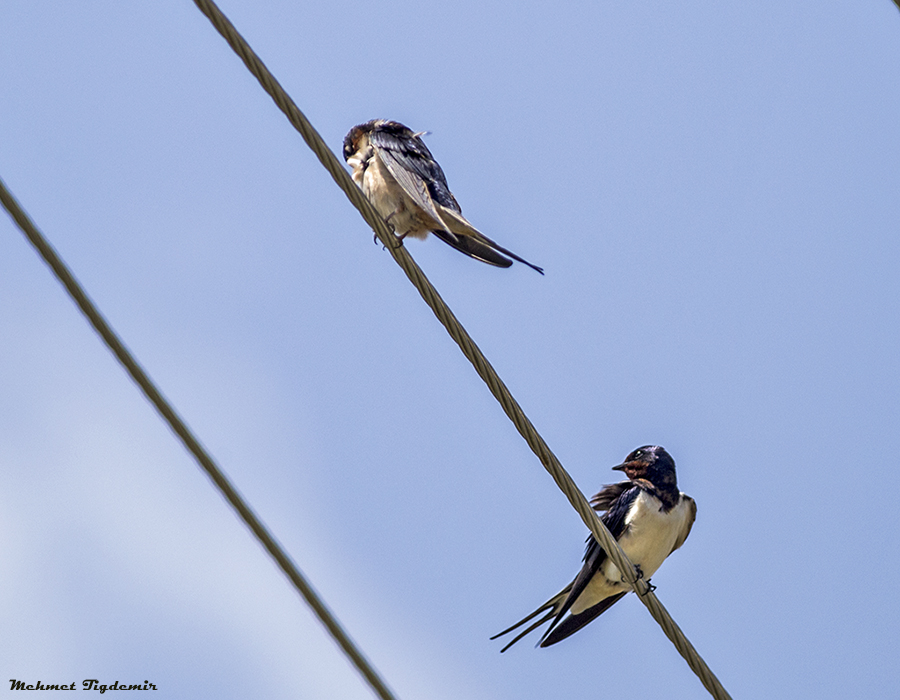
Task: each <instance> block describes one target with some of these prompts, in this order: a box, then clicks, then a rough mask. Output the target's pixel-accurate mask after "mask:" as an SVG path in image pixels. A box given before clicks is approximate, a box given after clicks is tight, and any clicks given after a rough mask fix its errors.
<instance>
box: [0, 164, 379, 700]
mask: <svg viewBox="0 0 900 700" xmlns="http://www.w3.org/2000/svg"><path fill="white" fill-rule="evenodd" d="M0 203H2V204H3V206H4V207H5V208H6V210H7V211H8V212H9V215H10V216H11V217H12V219H13V221H15V222H16V224H17V225H18V226H19V228H20V229H21V230H22V232H23V233H24V234H25V236H26V238H28V240H29V242H30V243H31V244H32V245H33V246H34V247H35V249H36V250H37V251H38V253H39V254H40V256H41V257H42V258H43V259H44V262H46V263H47V265H48V266H49V267H50V269H51V270H52V271H53V274H54V275H56V277H57V279H59V281H60V282H61V283H62V285H63V286H64V287H65V288H66V291H67V292H68V293H69V296H71V297H72V299H73V300H74V301H75V303H76V304H77V305H78V307H79V308H80V309H81V311H82V313H83V314H84V315H85V316H86V317H87V319H88V321H89V322H90V323H91V325H92V326H93V327H94V330H96V331H97V334H98V335H99V336H100V338H101V339H102V340H103V342H105V343H106V345H107V346H108V347H109V349H110V350H112V352H113V354H114V355H115V356H116V359H118V360H119V362H120V363H121V364H122V366H123V367H125V369H126V370H127V371H128V373H129V374H130V375H131V378H132V379H133V380H134V382H135V384H137V385H138V387H139V388H140V389H141V391H143V392H144V395H145V396H146V397H147V399H148V400H149V401H150V403H151V404H153V406H154V408H156V410H157V411H158V412H159V413H160V415H161V416H162V417H163V419H164V420H165V421H166V423H168V424H169V427H170V428H171V429H172V431H173V432H174V433H175V434H176V435H177V436H178V438H179V439H180V440H181V442H182V443H183V444H184V446H185V447H186V448H187V450H188V451H189V452H190V453H191V454H192V455H194V459H196V460H197V463H198V464H199V465H200V466H201V467H202V468H203V470H204V471H205V472H206V473H207V475H208V476H209V478H210V479H211V480H212V482H213V483H214V484H215V485H216V487H217V488H218V489H219V491H221V493H222V495H223V496H225V499H226V500H227V501H228V502H229V503H230V504H231V506H232V508H234V509H235V511H237V513H238V515H239V516H240V518H241V519H242V520H243V521H244V522H245V523H246V524H247V527H248V528H249V529H250V531H251V532H253V534H254V535H255V536H256V538H257V539H258V540H259V541H260V542H261V543H262V545H263V547H265V548H266V551H268V552H269V555H270V556H271V557H272V558H273V559H274V560H275V561H276V563H277V564H278V566H279V567H281V569H282V571H284V573H285V575H287V577H288V579H289V580H290V581H291V583H292V584H293V585H294V587H295V588H296V589H297V590H298V591H299V592H300V595H302V596H303V599H304V600H306V603H307V604H308V605H309V606H310V608H312V610H313V612H314V613H315V614H316V616H317V617H318V618H319V620H320V621H321V622H322V624H323V625H324V626H325V628H326V629H327V630H328V632H329V633H330V634H331V636H332V637H333V638H334V640H335V641H336V642H337V643H338V645H339V646H340V647H341V650H342V651H343V652H344V654H345V655H346V656H347V658H348V659H350V661H351V662H352V663H353V665H354V666H356V668H357V670H358V671H359V672H360V674H361V675H362V676H363V678H364V679H365V680H366V682H367V683H368V684H369V685H370V686H371V688H372V689H373V690H374V691H375V694H376V695H377V696H378V697H379V698H381V699H382V700H397V699H396V696H395V695H394V694H393V692H391V690H390V688H388V686H387V684H386V683H385V682H384V681H383V680H382V679H381V677H380V676H379V675H378V672H377V671H376V670H375V668H374V667H373V666H372V665H371V664H370V663H369V661H368V660H367V659H366V658H365V656H364V655H363V653H362V651H361V650H360V649H359V648H357V646H356V644H355V643H354V642H353V640H352V639H351V638H350V636H349V635H348V634H347V633H346V632H345V631H344V628H343V627H342V626H341V623H340V622H339V621H338V619H337V618H336V617H335V616H334V614H333V613H332V612H331V610H329V608H328V606H327V605H326V604H325V601H323V600H322V598H321V597H320V596H319V595H318V593H316V591H315V589H314V588H313V587H312V584H311V583H310V582H309V581H308V580H307V579H306V577H305V576H304V575H303V573H302V572H301V571H300V569H299V568H298V567H297V565H296V564H295V563H294V562H293V560H292V559H291V558H290V556H289V555H288V553H287V552H286V551H285V550H284V549H283V548H282V546H281V545H280V544H279V543H278V541H277V540H276V539H275V537H274V536H273V535H272V534H271V533H270V532H269V530H268V528H267V527H266V525H265V524H264V523H263V522H262V520H260V518H259V516H257V515H256V513H255V512H254V511H253V509H252V508H251V507H250V505H249V504H248V503H247V502H246V501H245V500H244V498H243V497H242V496H241V494H240V493H238V491H237V489H236V488H235V487H234V485H233V484H232V483H231V481H230V480H229V479H228V477H227V476H226V475H225V473H224V472H223V471H222V470H221V469H220V468H219V466H218V464H216V462H215V460H214V459H213V458H212V456H211V455H210V454H209V453H208V452H207V451H206V449H205V448H204V447H203V445H202V444H201V443H200V441H199V440H198V439H197V437H196V436H195V435H194V434H193V432H192V431H191V429H190V428H189V427H188V425H187V424H186V423H185V422H184V420H182V418H181V416H179V415H178V413H177V412H176V411H175V408H174V407H173V406H172V405H171V404H170V403H169V401H168V400H167V399H166V398H165V396H163V394H162V392H161V391H160V390H159V389H158V388H157V386H156V385H155V384H154V382H153V380H152V379H151V378H150V376H149V375H148V374H147V373H146V371H144V369H143V367H141V365H140V364H139V363H138V361H137V359H136V358H135V357H134V355H132V354H131V351H130V350H128V348H127V347H125V344H124V343H123V342H122V340H121V339H120V338H119V336H118V335H117V334H116V332H115V331H114V330H113V328H112V326H110V325H109V323H108V322H107V320H106V319H105V318H104V317H103V314H101V313H100V310H99V309H98V308H97V306H96V305H95V304H94V302H93V301H91V299H90V297H89V296H88V295H87V292H86V291H85V290H84V288H83V287H82V286H81V284H80V283H79V282H78V280H77V279H75V276H74V275H73V274H72V272H71V270H69V268H68V266H67V265H66V264H65V262H63V260H62V258H60V257H59V255H58V254H57V252H56V251H55V250H54V249H53V246H51V245H50V242H49V241H48V240H47V239H46V238H45V237H44V235H43V234H41V232H40V231H39V230H38V228H37V227H36V226H35V225H34V223H33V222H32V221H31V219H30V218H29V217H28V215H27V214H26V213H25V211H24V210H23V209H22V207H20V206H19V203H18V202H17V201H16V199H15V197H13V196H12V194H11V193H10V192H9V190H7V189H6V185H5V184H4V183H3V181H2V180H0Z"/></svg>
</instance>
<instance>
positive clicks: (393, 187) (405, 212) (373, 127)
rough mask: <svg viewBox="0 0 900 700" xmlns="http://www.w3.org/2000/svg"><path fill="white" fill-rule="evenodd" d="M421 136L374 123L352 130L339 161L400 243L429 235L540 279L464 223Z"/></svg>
mask: <svg viewBox="0 0 900 700" xmlns="http://www.w3.org/2000/svg"><path fill="white" fill-rule="evenodd" d="M423 133H425V132H419V133H416V132H414V131H412V130H411V129H409V128H407V127H405V126H403V124H400V123H399V122H392V121H387V120H385V119H373V120H372V121H369V122H366V123H365V124H359V125H357V126H354V127H353V128H352V129H350V133H348V134H347V136H346V137H345V138H344V160H346V161H347V164H348V165H350V167H351V168H353V181H354V182H355V183H356V184H357V185H358V186H359V187H360V189H362V191H363V193H364V194H365V195H366V197H368V199H369V201H370V202H371V203H372V206H374V207H375V211H377V212H378V213H379V214H380V215H381V216H382V217H383V218H384V220H385V221H386V222H387V223H389V224H390V225H391V226H392V227H393V229H394V232H395V233H396V234H397V235H398V236H399V237H400V240H403V239H404V238H405V237H406V236H412V237H413V238H425V237H426V236H427V235H428V234H429V233H433V234H434V235H435V236H437V237H438V238H440V239H441V240H442V241H444V243H447V244H449V245H451V246H453V247H454V248H456V249H457V250H459V251H461V252H463V253H465V254H466V255H468V256H470V257H473V258H475V259H476V260H481V261H482V262H486V263H488V264H490V265H496V266H497V267H509V266H510V265H512V260H510V259H509V258H512V259H513V260H518V261H519V262H520V263H524V264H525V265H528V267H530V268H532V269H534V270H537V271H538V272H540V273H541V274H542V275H543V274H544V270H543V269H542V268H540V267H538V266H537V265H532V264H531V263H530V262H528V261H527V260H525V259H523V258H520V257H519V256H518V255H516V254H515V253H513V252H511V251H509V250H507V249H506V248H504V247H503V246H501V245H499V244H498V243H495V242H494V241H492V240H491V239H490V238H488V237H487V236H485V235H484V234H483V233H481V231H479V230H478V229H476V228H475V227H474V226H472V224H470V223H469V222H468V221H467V220H466V218H465V217H464V216H463V215H462V209H460V206H459V203H458V202H457V201H456V198H455V197H454V196H453V193H452V192H450V188H449V187H448V186H447V178H446V177H444V171H443V170H441V166H440V165H438V162H437V161H436V160H435V159H434V156H432V155H431V151H429V150H428V147H427V146H426V145H425V143H424V142H423V141H422V139H421V136H422V134H423ZM507 255H508V256H509V258H508V257H505V256H507Z"/></svg>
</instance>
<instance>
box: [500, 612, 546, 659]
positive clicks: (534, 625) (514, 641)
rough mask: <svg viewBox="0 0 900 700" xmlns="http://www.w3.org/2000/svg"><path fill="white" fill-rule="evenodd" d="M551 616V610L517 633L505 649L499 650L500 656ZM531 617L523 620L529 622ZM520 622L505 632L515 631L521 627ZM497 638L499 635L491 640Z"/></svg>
mask: <svg viewBox="0 0 900 700" xmlns="http://www.w3.org/2000/svg"><path fill="white" fill-rule="evenodd" d="M553 615H554V612H553V611H552V610H551V611H550V612H548V613H547V614H546V615H544V616H543V617H542V618H540V619H539V620H538V621H537V622H535V623H533V624H531V625H529V626H528V627H526V628H525V629H524V630H522V631H521V632H519V633H518V634H517V635H516V636H515V637H513V638H512V641H511V642H509V643H508V644H507V645H506V646H505V647H503V648H502V649H501V650H500V653H501V654H502V653H503V652H504V651H506V650H507V649H509V648H510V647H511V646H512V645H513V644H515V643H516V642H518V641H519V640H520V639H521V638H522V637H524V636H525V635H526V634H528V633H529V632H531V631H532V630H535V629H537V628H538V627H540V626H541V625H543V624H544V623H545V622H546V621H547V620H549V619H550V618H552V617H553ZM532 617H533V615H529V616H528V617H526V618H525V620H530V619H531V618H532ZM525 620H522V622H524V621H525ZM522 622H519V623H518V624H516V625H514V626H513V627H510V629H509V630H507V632H509V631H510V630H512V629H515V628H516V627H518V626H519V625H521V624H522ZM501 634H505V633H503V632H501ZM499 636H500V635H499V634H498V635H497V636H496V637H491V639H496V638H497V637H499Z"/></svg>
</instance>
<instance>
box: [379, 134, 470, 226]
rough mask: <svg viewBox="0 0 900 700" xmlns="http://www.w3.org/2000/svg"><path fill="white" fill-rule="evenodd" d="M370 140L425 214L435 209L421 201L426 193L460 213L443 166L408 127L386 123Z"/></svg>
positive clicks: (391, 171) (392, 173) (395, 177)
mask: <svg viewBox="0 0 900 700" xmlns="http://www.w3.org/2000/svg"><path fill="white" fill-rule="evenodd" d="M369 141H370V142H371V143H372V145H373V146H375V148H376V149H378V154H379V156H380V157H381V160H382V162H383V163H384V164H385V166H387V169H388V170H389V171H390V173H391V175H393V176H394V179H395V180H397V182H398V183H399V184H400V186H401V187H402V188H403V189H404V190H405V191H406V193H407V194H408V195H410V196H411V197H413V198H414V200H415V201H416V202H417V203H418V204H421V205H422V207H423V208H424V209H425V210H426V211H430V210H431V209H432V208H433V206H434V205H433V204H431V203H430V202H423V201H422V200H421V198H422V194H423V193H424V192H427V193H428V196H429V197H431V199H432V200H433V201H435V202H437V203H438V204H440V205H442V206H445V207H447V208H448V209H452V210H454V211H461V209H460V208H459V203H458V202H457V201H456V198H455V197H454V196H453V194H452V193H451V192H450V188H449V187H448V186H447V178H446V177H445V176H444V171H443V170H441V166H440V165H438V162H437V161H436V160H435V159H434V156H432V155H431V151H429V150H428V147H427V146H426V145H425V142H424V141H422V139H421V138H419V137H418V136H416V135H415V134H414V133H413V132H412V131H410V130H409V129H408V128H407V127H405V126H402V125H400V124H397V123H396V122H387V123H385V124H382V125H380V126H378V127H376V128H374V129H373V130H372V132H371V133H370V134H369Z"/></svg>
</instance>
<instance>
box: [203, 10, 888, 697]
mask: <svg viewBox="0 0 900 700" xmlns="http://www.w3.org/2000/svg"><path fill="white" fill-rule="evenodd" d="M898 1H900V0H898ZM194 3H195V4H196V5H197V7H199V8H200V10H201V11H202V12H203V14H205V15H206V16H207V18H208V19H209V20H210V22H212V24H213V26H214V27H215V28H216V30H217V31H218V32H219V33H220V34H221V35H222V37H224V39H225V40H226V41H227V42H228V44H229V46H231V48H232V49H233V50H234V52H235V53H236V54H237V55H238V56H240V58H241V60H242V61H243V62H244V64H245V65H246V66H247V68H248V70H249V71H250V72H251V73H252V74H253V75H254V77H255V78H256V79H257V80H258V81H259V83H260V85H262V87H263V89H264V90H265V91H266V92H267V93H269V95H270V96H271V97H272V99H273V100H274V101H275V104H276V105H278V108H279V109H280V110H281V111H282V112H284V114H285V116H286V117H287V118H288V120H289V121H290V122H291V124H293V126H294V127H295V128H296V129H297V131H299V132H300V135H301V136H302V137H303V139H304V141H306V144H307V145H308V146H309V147H310V149H312V151H313V153H315V154H316V157H317V158H318V159H319V161H320V162H321V163H322V165H323V166H324V167H325V169H326V170H327V171H328V172H329V173H330V174H331V176H332V178H334V181H335V182H336V183H337V185H338V187H340V188H341V189H342V190H343V191H344V194H346V195H347V198H348V199H349V200H350V202H351V203H352V204H353V206H355V207H356V208H357V209H358V210H359V212H360V214H361V215H362V217H363V219H365V221H366V223H367V224H369V226H371V227H372V230H373V231H374V232H375V234H376V235H377V236H378V238H379V239H380V240H381V242H382V243H384V245H385V246H386V247H387V249H388V250H389V251H390V253H391V255H392V256H393V257H394V260H396V261H397V264H398V265H400V267H401V268H402V269H403V271H404V272H405V273H406V276H407V277H408V278H409V280H410V282H412V283H413V285H414V286H415V287H416V289H417V290H418V292H419V294H421V296H422V298H423V299H424V300H425V303H426V304H428V306H429V307H430V308H431V310H432V311H433V312H434V315H435V316H437V318H438V320H439V321H440V322H441V324H443V326H444V328H446V329H447V332H448V333H449V334H450V337H452V338H453V340H454V341H455V342H456V343H457V345H459V348H460V350H462V352H463V354H464V355H465V356H466V358H467V359H468V360H469V362H471V363H472V366H473V367H474V368H475V371H476V372H477V373H478V375H479V376H480V377H481V378H482V380H483V381H484V382H485V384H487V386H488V389H489V390H490V392H491V393H492V394H493V395H494V397H495V398H496V399H497V401H498V402H499V403H500V405H501V407H502V408H503V411H504V412H505V413H506V415H507V416H508V417H509V419H510V420H511V421H512V422H513V425H515V426H516V429H517V430H518V431H519V434H520V435H521V436H522V437H523V438H524V439H525V441H526V442H527V443H528V446H529V447H530V448H531V450H532V451H533V452H534V453H535V455H537V457H538V459H539V460H540V461H541V464H542V465H543V466H544V468H545V469H546V470H547V471H548V472H549V473H550V476H551V477H552V478H553V480H554V481H555V482H556V485H557V486H558V487H559V488H560V490H561V491H562V492H563V493H564V494H565V496H566V498H568V499H569V503H571V504H572V507H573V508H575V510H576V511H577V512H578V514H579V515H580V516H581V519H582V520H583V521H584V523H585V525H587V527H588V528H589V530H590V531H591V534H592V535H593V536H594V537H595V538H596V539H597V541H598V542H599V543H600V544H601V546H602V547H603V549H604V550H606V552H607V554H608V555H609V557H610V559H612V561H613V563H615V565H616V567H617V568H618V569H619V571H621V572H623V575H624V577H625V579H626V580H627V581H628V582H629V583H630V584H631V586H632V587H633V588H634V590H635V592H636V593H637V594H638V597H639V598H640V599H641V601H643V603H644V604H645V605H646V606H647V608H648V610H649V611H650V614H651V615H652V616H653V618H654V619H655V620H656V621H657V623H658V624H659V626H660V627H662V630H663V632H664V633H665V635H666V636H667V637H668V638H669V639H670V640H671V641H672V643H673V644H674V645H675V648H676V649H677V650H678V652H679V653H680V654H681V655H682V656H683V657H684V659H685V661H687V663H688V665H689V666H690V667H691V669H692V670H693V671H694V673H695V674H697V677H698V678H699V679H700V682H701V683H703V685H704V686H705V687H706V689H707V690H708V691H709V692H710V694H711V695H712V696H713V697H714V698H716V699H717V700H726V699H727V700H730V698H731V696H730V695H729V694H728V692H727V691H726V690H725V688H724V687H723V686H722V684H721V683H720V682H719V679H718V678H716V676H715V674H714V673H713V672H712V670H711V669H710V668H709V666H707V665H706V662H705V661H704V660H703V659H702V658H701V657H700V655H699V654H698V653H697V650H696V649H695V648H694V647H693V645H692V644H691V643H690V641H689V640H688V639H687V637H686V636H685V635H684V633H683V632H682V631H681V628H680V627H678V625H677V624H676V623H675V621H674V620H673V619H672V616H671V615H669V612H668V611H667V610H666V609H665V607H663V604H662V603H661V602H660V601H659V599H658V598H657V597H656V595H655V594H654V593H653V591H652V589H651V587H650V586H649V585H648V584H647V582H646V581H644V580H643V579H641V578H639V577H638V573H637V571H636V570H635V568H634V564H632V563H631V562H630V561H629V560H628V557H627V556H626V555H625V553H624V552H623V551H622V549H621V547H619V545H618V543H617V542H616V540H615V538H614V537H613V536H612V535H611V534H610V532H609V530H608V529H607V528H606V526H605V525H604V524H603V523H602V522H601V521H600V518H599V517H598V516H597V514H596V513H595V512H594V510H593V509H592V508H591V506H590V504H589V503H588V501H587V499H586V498H585V496H584V494H583V493H581V491H580V490H579V489H578V487H577V486H576V485H575V482H574V481H573V480H572V477H571V476H569V474H568V472H566V470H565V469H564V468H563V466H562V464H560V462H559V460H558V459H557V458H556V455H554V454H553V452H552V451H551V450H550V447H549V446H548V445H547V443H546V442H545V441H544V439H543V438H542V437H541V436H540V434H539V433H538V432H537V430H536V429H535V427H534V425H533V424H532V423H531V421H530V420H529V419H528V417H527V416H526V415H525V413H524V412H523V411H522V408H521V407H520V406H519V404H518V402H516V400H515V399H514V398H513V397H512V394H510V392H509V389H507V387H506V385H505V384H504V383H503V382H502V381H501V379H500V377H499V376H498V375H497V373H496V371H495V370H494V368H493V367H492V366H491V365H490V363H489V362H488V360H487V358H486V357H485V356H484V355H483V354H482V352H481V350H480V349H479V348H478V346H477V345H476V344H475V342H474V341H473V340H472V338H471V337H470V336H469V334H468V333H467V332H466V330H465V329H464V328H463V327H462V325H461V324H460V322H459V321H458V320H457V318H456V317H455V316H454V315H453V312H452V311H450V309H449V307H448V306H447V304H446V303H445V302H444V300H443V299H441V297H440V295H439V294H438V292H437V290H436V289H435V288H434V287H433V286H432V284H431V282H430V281H429V280H428V279H427V278H426V277H425V275H424V273H423V272H422V270H421V269H420V268H419V266H418V265H417V264H416V263H415V261H414V260H413V259H412V257H411V256H410V255H409V253H408V252H407V251H406V248H405V247H404V246H403V245H401V244H400V243H399V242H398V241H397V239H396V237H395V236H394V234H393V233H392V232H391V231H390V230H389V229H388V226H387V224H385V223H384V220H383V219H382V218H381V217H380V216H379V215H378V213H377V212H376V211H375V209H374V208H373V207H372V205H371V204H370V203H369V201H368V199H366V197H365V196H364V195H363V193H362V191H361V190H360V189H359V188H358V187H357V186H356V184H355V183H354V182H353V180H352V179H351V178H350V176H349V175H348V174H347V171H346V170H345V169H344V166H343V165H342V164H341V163H340V161H338V159H337V158H336V157H335V155H334V153H332V151H331V149H329V148H328V146H327V144H326V143H325V141H324V139H322V137H321V136H320V135H319V133H318V132H317V131H316V130H315V128H314V127H313V126H312V124H311V123H310V122H309V120H307V118H306V116H305V115H304V114H303V113H302V112H301V111H300V109H299V108H298V107H297V105H296V104H295V103H294V101H293V100H292V99H291V98H290V96H289V95H288V94H287V93H286V92H285V90H284V89H283V88H282V87H281V85H280V84H279V83H278V81H277V80H276V79H275V76H273V75H272V74H271V73H270V72H269V69H268V68H266V66H265V64H264V63H263V62H262V60H261V59H260V58H259V56H257V55H256V53H255V52H254V51H253V49H252V48H250V46H249V44H247V42H246V40H245V39H244V38H243V37H242V36H241V34H240V33H239V32H238V31H237V29H235V27H234V25H233V24H231V22H230V21H229V19H228V18H227V17H226V16H225V15H224V14H223V13H222V11H221V10H220V9H219V8H218V6H217V5H216V4H215V3H214V2H212V0H194Z"/></svg>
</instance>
